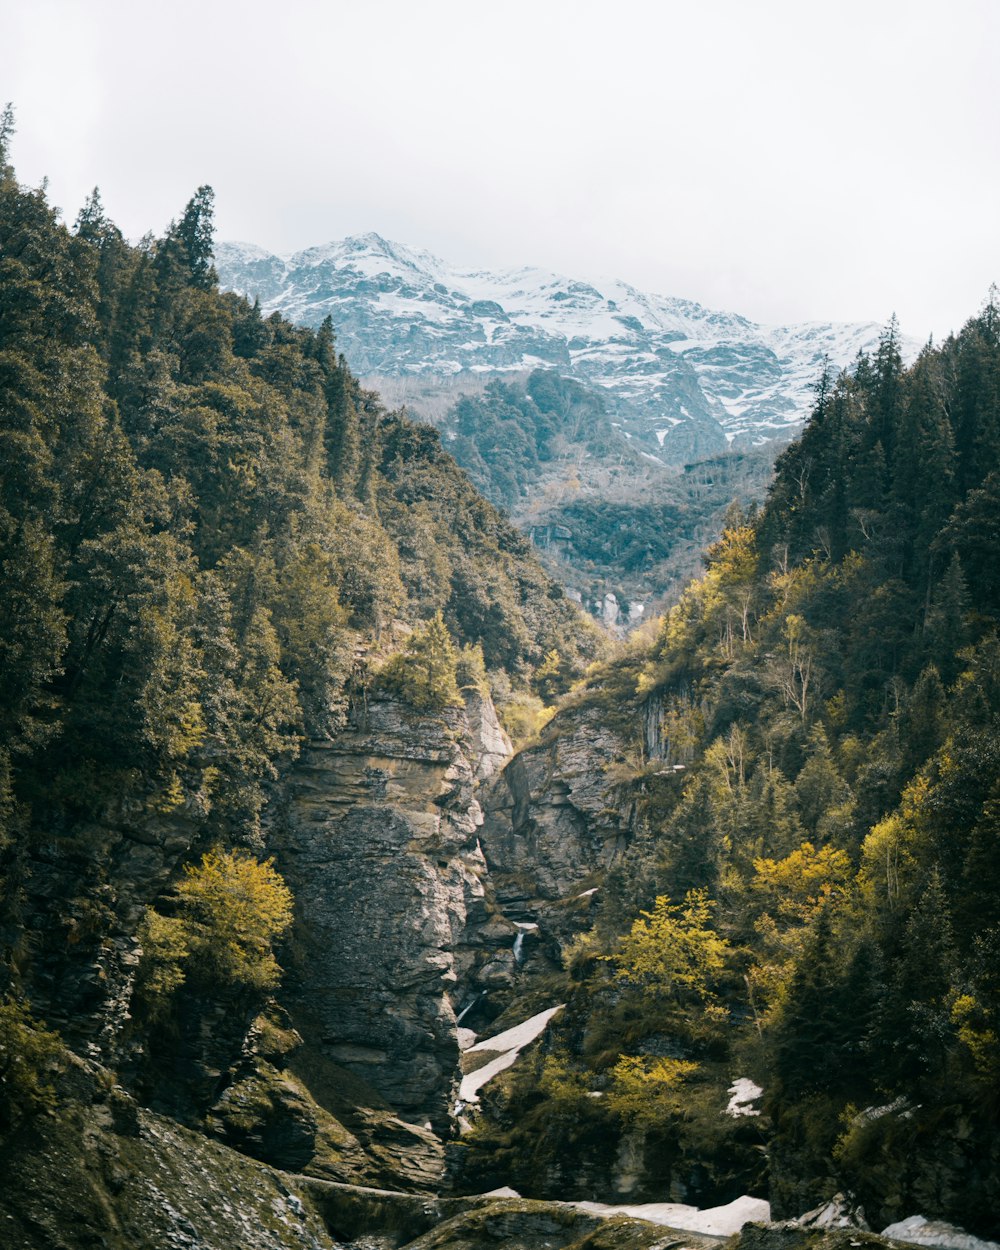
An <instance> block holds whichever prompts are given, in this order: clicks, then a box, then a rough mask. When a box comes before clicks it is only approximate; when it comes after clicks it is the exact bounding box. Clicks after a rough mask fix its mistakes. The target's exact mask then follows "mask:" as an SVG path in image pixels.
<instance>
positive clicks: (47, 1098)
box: [0, 999, 62, 1129]
mask: <svg viewBox="0 0 1000 1250" xmlns="http://www.w3.org/2000/svg"><path fill="white" fill-rule="evenodd" d="M61 1053H62V1045H61V1043H60V1041H59V1035H58V1033H53V1032H52V1030H51V1029H47V1028H46V1027H45V1025H44V1024H42V1023H41V1022H40V1021H38V1020H36V1019H35V1018H34V1016H32V1014H31V1012H30V1011H29V1009H28V1007H27V1005H26V1004H25V1003H19V1002H15V1001H14V1000H13V999H8V1000H7V1001H6V1002H3V1003H0V1128H3V1129H9V1128H16V1127H17V1125H18V1124H20V1123H21V1122H22V1121H23V1120H26V1119H27V1118H28V1117H29V1116H31V1115H34V1114H36V1113H37V1112H39V1111H48V1110H51V1108H52V1107H53V1106H54V1105H55V1097H56V1094H55V1088H54V1086H53V1085H52V1082H51V1080H50V1079H49V1074H50V1072H51V1070H52V1067H53V1065H54V1063H55V1061H56V1059H57V1058H58V1056H59V1055H60V1054H61Z"/></svg>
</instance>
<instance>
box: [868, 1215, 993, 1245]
mask: <svg viewBox="0 0 1000 1250" xmlns="http://www.w3.org/2000/svg"><path fill="white" fill-rule="evenodd" d="M882 1236H883V1237H892V1238H893V1239H894V1240H895V1241H908V1242H910V1243H911V1245H915V1246H938V1247H941V1250H1000V1243H998V1242H995V1241H983V1240H982V1238H980V1237H973V1236H972V1234H971V1233H967V1232H965V1230H964V1229H961V1228H956V1227H955V1225H954V1224H946V1223H945V1222H944V1221H943V1220H928V1219H925V1217H924V1216H922V1215H911V1216H910V1217H909V1219H906V1220H900V1221H899V1223H898V1224H890V1225H889V1227H888V1228H884V1229H883V1230H882Z"/></svg>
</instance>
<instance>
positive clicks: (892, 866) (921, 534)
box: [469, 293, 1000, 1235]
mask: <svg viewBox="0 0 1000 1250" xmlns="http://www.w3.org/2000/svg"><path fill="white" fill-rule="evenodd" d="M998 423H1000V308H998V307H997V303H996V298H995V293H994V294H993V295H991V298H990V300H989V302H988V303H987V305H986V306H985V308H984V309H983V311H982V312H981V313H980V314H979V315H978V316H977V317H975V318H973V320H971V321H970V322H969V323H968V324H967V325H966V326H965V328H964V329H963V330H962V332H961V333H960V334H959V335H958V336H956V337H954V338H950V339H949V340H948V341H947V342H946V343H944V344H943V345H942V346H941V347H938V348H933V347H928V348H927V349H926V350H925V351H924V352H923V353H922V354H921V355H920V357H919V359H918V360H917V361H916V362H915V364H914V365H913V366H912V367H911V368H909V369H907V370H904V369H903V368H902V366H901V362H900V357H899V353H898V344H897V339H896V330H895V326H894V325H893V326H890V327H889V328H888V329H887V330H886V332H885V333H884V335H883V337H882V340H881V343H880V346H879V349H878V351H877V353H875V354H874V356H873V357H871V358H862V359H860V360H859V362H858V363H857V365H856V367H855V368H854V370H853V371H852V372H850V373H848V374H844V375H842V376H841V377H839V378H829V377H828V378H825V379H824V380H823V382H822V384H821V386H820V388H819V391H818V395H817V402H816V406H815V410H814V412H813V415H812V418H811V420H810V422H809V424H808V427H807V428H806V430H805V433H804V434H803V436H802V438H801V440H800V441H798V442H797V443H795V444H793V445H792V446H790V447H789V448H788V449H787V450H786V451H785V452H784V453H783V455H782V456H781V457H780V459H779V461H778V465H777V476H776V479H775V482H774V484H773V486H772V488H771V491H770V494H769V496H768V499H767V502H766V504H765V506H764V507H763V509H762V510H761V511H760V512H751V513H748V514H746V515H744V516H743V517H741V518H733V519H732V521H731V524H730V526H729V528H728V529H727V530H726V532H725V533H724V535H723V537H722V538H721V540H720V541H719V542H717V543H716V544H715V545H714V546H713V547H712V548H711V549H710V551H709V552H708V554H707V557H706V563H707V571H706V572H705V574H704V576H703V577H702V578H701V580H699V581H696V582H694V583H693V584H692V585H691V586H690V587H689V588H688V589H687V590H686V591H685V593H684V595H683V596H682V598H681V600H680V602H679V603H678V605H677V606H676V607H675V608H673V610H672V611H671V612H670V613H669V614H668V615H667V617H666V618H665V619H664V621H663V623H662V627H661V628H660V630H659V632H658V634H657V637H656V639H655V642H654V643H653V645H652V648H651V649H650V648H649V647H648V645H647V644H640V643H636V644H634V645H633V646H632V647H631V648H630V650H629V651H627V652H625V653H623V654H622V655H621V656H619V657H618V658H617V659H616V660H614V661H613V662H612V663H611V664H609V665H608V666H606V667H605V668H604V670H603V673H602V675H601V677H600V678H599V679H592V680H591V682H590V683H589V684H588V686H587V688H586V689H585V690H584V691H582V692H578V693H577V694H576V695H573V696H571V698H570V700H569V702H568V704H567V705H566V706H565V708H564V709H563V710H562V711H561V712H560V713H559V715H557V717H556V719H555V720H554V721H553V722H552V723H551V724H550V725H549V726H548V728H547V730H546V734H545V738H544V739H543V741H542V743H541V744H539V746H538V748H537V749H536V753H537V754H538V755H539V759H542V758H545V756H544V752H545V751H546V750H549V751H551V752H553V754H552V755H551V756H550V757H548V758H552V759H554V758H555V754H554V753H555V752H556V751H557V750H558V744H559V742H560V741H561V736H562V738H563V739H566V740H568V738H567V735H570V734H572V733H573V732H574V726H575V725H577V724H578V723H580V724H588V725H589V724H594V723H596V721H597V720H602V722H603V724H604V726H605V727H606V728H607V730H608V733H609V734H610V735H611V740H612V741H613V742H614V741H617V742H622V743H624V746H622V747H621V749H620V750H619V751H618V753H617V754H613V747H608V748H605V758H604V759H603V760H601V759H598V758H596V757H595V760H594V767H595V769H596V768H597V767H599V766H600V767H602V768H603V784H604V787H605V789H604V793H605V796H606V799H605V801H606V802H607V803H609V804H610V805H611V807H612V808H613V809H615V810H616V811H617V812H618V813H619V819H620V821H621V822H623V823H622V826H621V827H624V828H628V829H630V830H631V836H632V844H631V848H630V849H629V851H628V852H627V853H626V854H625V855H624V857H621V858H619V859H618V861H617V863H616V864H615V865H614V866H612V868H611V870H610V871H609V873H608V874H607V875H606V876H605V877H604V878H603V880H601V881H600V882H599V889H598V891H597V893H596V894H595V895H594V900H593V909H594V910H593V911H592V915H593V916H595V918H596V920H595V922H592V924H593V927H592V928H590V929H589V930H588V931H585V932H584V933H583V934H582V935H581V936H580V937H579V938H577V940H576V941H575V943H573V944H572V945H571V946H570V947H569V948H568V949H567V950H565V952H564V962H565V968H566V972H565V973H564V974H563V978H564V979H563V980H559V979H558V977H557V978H556V980H555V981H551V982H550V983H548V989H547V995H546V997H547V1000H548V1001H552V1002H554V1001H563V1000H566V1001H568V1006H567V1008H566V1010H565V1012H564V1013H563V1015H562V1016H561V1017H559V1019H558V1021H557V1023H556V1025H554V1026H553V1029H554V1031H553V1032H552V1033H551V1036H550V1041H549V1043H548V1045H547V1053H542V1052H540V1053H538V1054H537V1055H536V1057H535V1059H534V1061H533V1063H531V1064H525V1065H524V1066H522V1067H521V1068H520V1069H515V1074H514V1075H512V1076H510V1077H508V1078H506V1084H505V1085H503V1086H502V1087H501V1088H500V1089H499V1090H498V1091H495V1092H493V1093H492V1094H491V1095H490V1096H489V1097H488V1099H487V1102H488V1114H487V1116H486V1117H485V1118H484V1120H483V1121H482V1122H481V1123H480V1125H479V1127H478V1129H477V1131H476V1133H475V1134H474V1135H473V1138H472V1140H471V1143H470V1165H469V1166H470V1168H471V1170H472V1174H473V1175H474V1177H475V1180H476V1182H477V1183H486V1182H488V1181H494V1180H495V1179H496V1178H499V1177H500V1176H501V1175H502V1176H504V1178H505V1179H506V1181H507V1183H511V1184H515V1185H523V1186H524V1187H525V1189H526V1192H529V1193H540V1192H550V1191H552V1190H554V1189H556V1188H562V1189H566V1188H569V1189H570V1190H572V1189H573V1187H574V1186H576V1188H577V1190H580V1189H583V1188H586V1186H587V1185H588V1184H590V1185H592V1184H593V1183H594V1177H595V1176H601V1177H607V1176H608V1175H609V1168H610V1169H611V1171H612V1173H613V1172H614V1169H615V1168H617V1169H618V1174H621V1172H622V1169H623V1168H626V1170H628V1168H631V1172H632V1173H633V1174H634V1175H635V1176H637V1177H639V1178H642V1177H644V1176H645V1177H657V1178H658V1183H659V1185H660V1186H661V1187H662V1186H667V1185H669V1186H670V1187H671V1193H672V1194H674V1195H676V1196H681V1197H683V1199H684V1200H685V1201H698V1202H702V1203H704V1202H707V1201H723V1200H725V1199H726V1198H728V1197H734V1196H735V1195H736V1194H738V1193H740V1192H747V1191H749V1192H769V1193H770V1196H771V1198H772V1201H773V1202H774V1203H775V1204H776V1210H777V1212H778V1214H781V1215H788V1216H792V1215H796V1214H798V1213H800V1212H801V1211H803V1210H805V1209H807V1208H809V1207H810V1206H814V1205H815V1204H816V1203H817V1202H819V1201H820V1200H822V1199H825V1198H829V1197H831V1196H832V1195H833V1194H834V1193H835V1192H836V1191H837V1190H841V1191H849V1192H851V1193H853V1194H854V1195H855V1197H856V1199H858V1200H860V1201H861V1202H862V1203H863V1205H864V1208H865V1211H866V1212H867V1214H868V1217H869V1219H870V1220H871V1222H872V1226H873V1227H875V1228H881V1227H883V1226H884V1225H885V1224H887V1223H888V1222H889V1221H890V1219H899V1218H902V1216H903V1215H905V1214H909V1213H912V1212H913V1211H916V1210H919V1211H922V1212H924V1213H925V1214H927V1215H928V1216H930V1215H938V1216H942V1215H943V1216H945V1217H947V1218H949V1219H952V1220H953V1221H955V1222H956V1223H958V1224H960V1225H963V1226H965V1227H969V1228H971V1229H974V1230H976V1231H978V1232H980V1233H985V1234H987V1235H995V1234H996V1233H997V1231H998V1225H997V1211H998V1210H1000V1191H998V1189H997V1183H998V1181H997V1178H998V1177H1000V1155H998V1140H1000V1138H998V1127H1000V1121H998V1116H1000V1103H998V1091H1000V1041H998V1038H1000V824H998V813H1000V639H998V634H997V629H998V625H1000V580H998V569H1000V563H998V559H997V553H998V551H1000V471H998V453H1000V426H998ZM588 718H589V719H588ZM546 744H552V745H551V746H547V745H546ZM540 801H541V800H539V802H540ZM533 810H534V809H533ZM537 810H541V808H540V807H539V808H537ZM577 888H579V887H577ZM591 893H593V891H591ZM581 897H582V896H581ZM580 905H581V904H579V903H577V904H575V906H576V907H577V908H579V906H580ZM543 940H544V939H543ZM548 975H549V976H550V977H551V976H553V975H554V974H552V973H551V972H550V973H549V974H548ZM543 983H544V982H540V983H539V984H543ZM737 1077H743V1078H749V1079H752V1080H753V1081H755V1082H757V1083H758V1085H759V1086H760V1087H762V1089H763V1096H762V1098H757V1099H754V1098H753V1097H752V1094H753V1091H752V1089H751V1088H750V1087H749V1086H747V1085H743V1086H741V1087H738V1088H737V1091H736V1092H737V1093H738V1094H742V1099H743V1101H742V1104H741V1103H740V1098H736V1099H735V1100H734V1101H735V1103H736V1106H735V1107H734V1106H731V1107H730V1114H729V1115H728V1116H727V1115H726V1114H724V1112H725V1109H726V1106H727V1102H728V1101H729V1099H730V1097H731V1094H729V1093H727V1092H726V1090H727V1087H728V1086H729V1085H730V1083H731V1082H732V1081H733V1080H734V1079H735V1078H737ZM748 1091H749V1092H748ZM758 1094H759V1091H758ZM615 1143H617V1145H616V1144H615ZM616 1158H617V1163H614V1160H615V1159H616ZM623 1160H624V1161H626V1162H623ZM633 1183H638V1184H643V1183H648V1182H643V1181H641V1179H640V1180H639V1181H638V1182H635V1181H634V1182H633Z"/></svg>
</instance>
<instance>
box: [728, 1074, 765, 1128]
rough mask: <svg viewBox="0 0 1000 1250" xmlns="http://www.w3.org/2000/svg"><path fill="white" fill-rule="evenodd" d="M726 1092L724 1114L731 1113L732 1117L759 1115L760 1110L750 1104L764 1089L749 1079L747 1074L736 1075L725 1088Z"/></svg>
mask: <svg viewBox="0 0 1000 1250" xmlns="http://www.w3.org/2000/svg"><path fill="white" fill-rule="evenodd" d="M726 1093H727V1094H729V1103H728V1105H727V1107H726V1115H731V1116H733V1117H734V1118H737V1117H739V1116H741V1115H760V1112H759V1111H757V1110H756V1108H754V1107H752V1106H751V1105H750V1104H751V1103H753V1102H756V1101H757V1099H758V1098H760V1097H761V1095H762V1094H763V1093H764V1091H763V1090H762V1089H761V1087H760V1086H759V1085H756V1084H755V1083H754V1082H753V1081H751V1080H750V1078H749V1077H748V1076H738V1077H737V1078H736V1080H735V1081H733V1083H732V1085H730V1087H729V1088H728V1089H727V1090H726Z"/></svg>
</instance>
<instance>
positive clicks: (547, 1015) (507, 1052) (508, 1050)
mask: <svg viewBox="0 0 1000 1250" xmlns="http://www.w3.org/2000/svg"><path fill="white" fill-rule="evenodd" d="M565 1005H566V1004H565V1003H560V1004H559V1006H558V1007H550V1008H549V1009H548V1010H547V1011H540V1012H539V1013H538V1015H537V1016H532V1017H531V1018H530V1019H529V1020H524V1021H522V1022H521V1023H520V1024H516V1025H515V1026H514V1027H513V1028H512V1029H507V1030H506V1031H505V1032H503V1033H498V1034H497V1035H496V1037H488V1038H486V1039H485V1040H484V1041H482V1042H477V1043H476V1044H475V1046H470V1047H469V1049H468V1050H467V1051H466V1052H465V1053H466V1054H468V1055H472V1054H476V1053H477V1052H479V1053H480V1054H481V1053H482V1052H483V1051H488V1052H489V1053H490V1054H493V1053H494V1052H496V1051H499V1052H500V1053H499V1054H498V1055H497V1058H496V1059H491V1060H490V1062H489V1063H487V1064H484V1065H483V1066H482V1067H481V1068H477V1069H476V1070H475V1072H469V1073H467V1074H466V1075H465V1076H463V1077H462V1083H461V1085H460V1086H459V1090H458V1098H459V1101H460V1102H462V1103H469V1102H478V1100H479V1091H480V1090H481V1089H482V1087H483V1086H484V1085H485V1084H486V1082H487V1081H491V1080H492V1079H493V1078H494V1077H495V1076H498V1075H499V1074H500V1073H501V1072H505V1071H506V1070H507V1069H508V1068H510V1067H512V1066H513V1065H514V1063H515V1061H516V1060H517V1057H518V1055H519V1054H520V1053H521V1051H522V1050H524V1048H525V1046H528V1045H530V1044H531V1043H532V1042H533V1041H534V1040H535V1038H537V1037H541V1035H542V1033H544V1032H545V1029H546V1027H547V1025H548V1023H549V1021H550V1020H551V1019H552V1017H553V1016H554V1015H555V1014H556V1012H559V1011H562V1009H563V1007H565Z"/></svg>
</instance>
